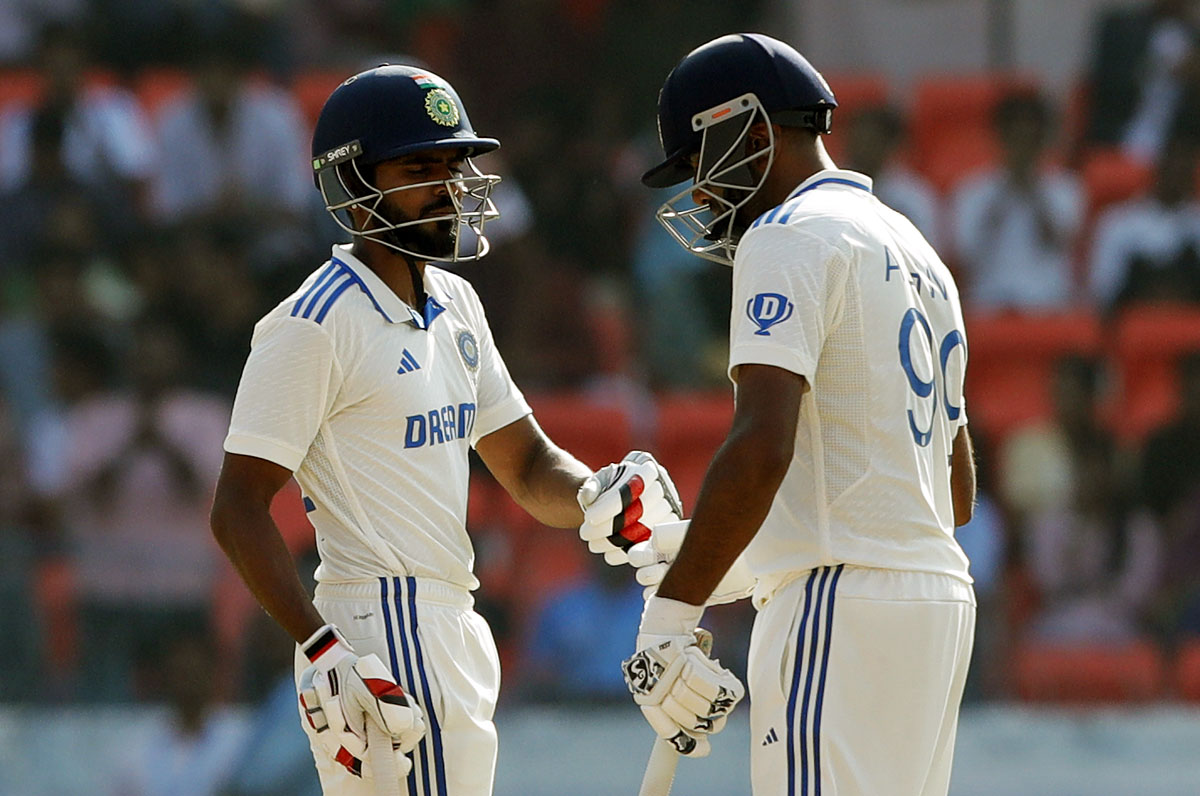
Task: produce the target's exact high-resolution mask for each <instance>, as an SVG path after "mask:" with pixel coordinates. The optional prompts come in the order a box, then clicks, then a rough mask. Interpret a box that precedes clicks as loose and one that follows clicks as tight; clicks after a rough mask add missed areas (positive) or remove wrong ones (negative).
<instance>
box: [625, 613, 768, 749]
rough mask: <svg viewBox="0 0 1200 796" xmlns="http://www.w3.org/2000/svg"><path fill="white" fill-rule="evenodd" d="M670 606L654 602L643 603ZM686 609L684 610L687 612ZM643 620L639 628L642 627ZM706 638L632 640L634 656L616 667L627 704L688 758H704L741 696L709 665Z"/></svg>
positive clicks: (699, 634)
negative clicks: (633, 704)
mask: <svg viewBox="0 0 1200 796" xmlns="http://www.w3.org/2000/svg"><path fill="white" fill-rule="evenodd" d="M655 603H659V604H660V605H661V604H662V603H675V604H676V605H684V604H683V603H676V601H674V600H662V599H661V598H658V597H655V598H653V599H652V600H650V601H648V602H647V607H646V612H647V614H650V613H652V611H653V607H652V606H653V605H654V604H655ZM691 607H692V606H688V608H691ZM646 624H647V623H646V620H645V616H644V617H643V627H645V626H646ZM711 644H712V635H711V634H709V633H708V631H706V630H695V631H693V632H692V633H689V634H679V635H675V634H672V635H649V634H644V633H643V634H639V635H638V652H637V653H636V654H635V655H633V657H631V658H629V659H627V660H626V661H624V663H622V664H621V669H622V671H623V672H624V674H625V684H626V685H627V686H628V687H629V691H630V693H631V694H633V701H634V702H636V703H637V704H638V706H639V707H641V709H642V715H643V716H645V717H646V721H647V722H648V723H649V724H650V726H651V727H652V728H653V729H654V732H655V733H656V734H657V735H658V736H659V737H660V738H663V739H665V740H667V741H669V742H670V743H671V745H672V746H674V747H675V749H676V751H678V752H679V754H681V755H686V756H688V757H705V756H707V755H708V753H709V752H710V751H711V750H712V747H711V745H710V743H709V740H708V737H709V736H710V735H712V734H714V733H718V732H720V731H721V730H722V729H724V728H725V721H726V719H727V717H728V716H729V714H730V713H731V712H732V711H733V709H734V708H735V707H736V706H737V703H738V702H739V701H741V699H742V697H743V696H745V688H744V687H743V686H742V684H741V682H740V681H739V680H738V679H737V677H735V676H734V675H733V673H732V672H730V671H729V670H728V669H725V668H724V667H722V666H721V664H720V662H719V661H714V660H711V659H710V658H709V657H708V651H709V650H710V649H711Z"/></svg>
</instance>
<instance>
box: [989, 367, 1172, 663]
mask: <svg viewBox="0 0 1200 796" xmlns="http://www.w3.org/2000/svg"><path fill="white" fill-rule="evenodd" d="M1099 386H1100V372H1099V369H1098V363H1097V362H1096V361H1095V360H1092V359H1089V358H1085V357H1080V356H1067V357H1064V358H1063V359H1062V360H1060V361H1059V363H1058V364H1057V367H1056V368H1055V373H1054V384H1053V399H1054V416H1053V417H1052V418H1051V419H1050V420H1049V421H1048V422H1045V423H1041V424H1038V425H1035V426H1032V427H1030V428H1026V429H1022V430H1021V431H1018V432H1016V433H1015V434H1014V435H1013V436H1012V437H1011V438H1010V439H1009V441H1008V443H1007V444H1006V445H1005V447H1004V449H1003V452H1002V454H1001V462H1000V464H1001V470H1000V475H1001V492H1002V495H1003V497H1004V499H1005V501H1006V503H1007V508H1008V510H1009V514H1010V516H1012V518H1013V520H1014V528H1016V529H1017V536H1018V539H1017V541H1018V543H1019V545H1020V547H1021V550H1022V553H1023V557H1022V558H1023V561H1024V563H1025V566H1026V569H1027V571H1028V572H1029V574H1030V576H1031V578H1032V580H1033V583H1034V586H1035V587H1036V588H1037V589H1038V591H1039V592H1040V593H1041V596H1042V603H1041V610H1040V612H1039V614H1038V615H1037V616H1035V618H1034V620H1033V624H1032V627H1031V631H1032V632H1033V633H1034V634H1035V635H1038V636H1039V637H1042V638H1047V639H1051V638H1052V639H1056V640H1061V641H1084V640H1124V639H1127V638H1130V637H1132V636H1134V635H1137V634H1138V633H1140V632H1141V631H1142V630H1143V629H1144V628H1145V627H1146V625H1147V624H1148V621H1149V616H1150V606H1151V602H1152V599H1153V596H1154V594H1155V591H1156V586H1157V578H1158V575H1159V572H1160V571H1161V567H1162V540H1161V535H1160V533H1159V529H1158V526H1157V524H1156V523H1155V522H1154V520H1153V518H1152V517H1151V516H1150V515H1149V513H1147V512H1144V511H1139V510H1134V509H1131V508H1130V501H1129V498H1130V490H1129V489H1128V485H1127V479H1126V478H1125V468H1124V467H1123V466H1122V462H1121V461H1120V459H1119V456H1118V447H1117V444H1116V440H1115V438H1114V437H1113V436H1112V434H1110V433H1109V432H1108V431H1107V430H1105V429H1104V428H1103V427H1102V426H1101V425H1100V424H1099V422H1098V420H1097V405H1098V396H1099Z"/></svg>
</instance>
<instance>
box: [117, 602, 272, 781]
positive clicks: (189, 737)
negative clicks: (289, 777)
mask: <svg viewBox="0 0 1200 796" xmlns="http://www.w3.org/2000/svg"><path fill="white" fill-rule="evenodd" d="M157 646H158V649H159V650H160V652H159V654H158V658H159V660H158V661H157V663H158V667H157V669H158V671H157V675H158V676H157V678H156V679H157V680H158V681H159V683H160V694H159V696H160V697H161V698H162V699H164V700H165V701H166V703H167V707H168V709H169V710H170V714H169V716H167V717H166V720H165V721H164V722H163V725H162V726H160V727H158V728H155V729H156V730H157V731H156V732H155V733H154V734H153V735H148V736H147V737H143V738H141V739H137V740H138V741H140V743H139V742H137V741H134V742H132V743H131V744H130V746H129V756H128V758H127V759H126V760H125V761H123V766H122V770H121V773H120V775H119V778H118V785H117V788H116V790H115V792H114V793H113V796H218V794H220V793H221V786H222V784H223V783H224V782H225V780H226V779H227V778H228V777H229V773H230V770H231V769H232V768H233V765H234V763H236V762H237V760H238V758H239V756H240V755H241V752H242V748H243V744H244V743H245V741H246V737H245V736H246V728H245V723H244V722H243V721H241V720H240V719H239V718H238V717H237V716H236V715H234V714H232V713H230V712H229V711H226V710H219V709H218V708H217V705H216V703H215V694H216V672H217V666H218V660H217V654H216V648H215V647H214V646H213V642H212V636H211V634H210V633H209V632H208V629H207V627H205V626H204V625H202V624H185V625H180V626H176V627H169V628H164V632H163V633H162V635H161V636H160V637H159V641H158V645H157ZM293 720H294V717H293Z"/></svg>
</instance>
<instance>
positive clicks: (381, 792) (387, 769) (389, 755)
mask: <svg viewBox="0 0 1200 796" xmlns="http://www.w3.org/2000/svg"><path fill="white" fill-rule="evenodd" d="M367 760H368V762H369V763H370V764H371V777H372V778H373V779H374V780H375V796H403V794H402V792H401V784H402V783H403V781H404V778H403V777H402V776H401V773H400V763H399V761H398V760H397V759H396V753H395V752H394V751H393V750H392V738H391V736H390V735H388V734H387V733H386V732H384V731H383V728H382V727H380V726H379V725H378V724H376V723H375V722H374V721H372V720H371V718H370V717H367ZM411 765H412V764H411V763H410V764H409V767H411ZM406 776H408V771H405V772H404V777H406Z"/></svg>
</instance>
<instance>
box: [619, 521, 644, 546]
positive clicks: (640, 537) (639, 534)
mask: <svg viewBox="0 0 1200 796" xmlns="http://www.w3.org/2000/svg"><path fill="white" fill-rule="evenodd" d="M650 534H651V531H650V529H649V528H647V527H646V526H645V525H642V524H641V523H640V522H634V523H630V524H629V525H626V526H625V527H624V528H622V529H621V533H620V536H622V537H623V538H625V539H628V540H629V543H630V544H631V545H635V544H637V543H638V542H644V541H646V540H647V539H649V538H650Z"/></svg>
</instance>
